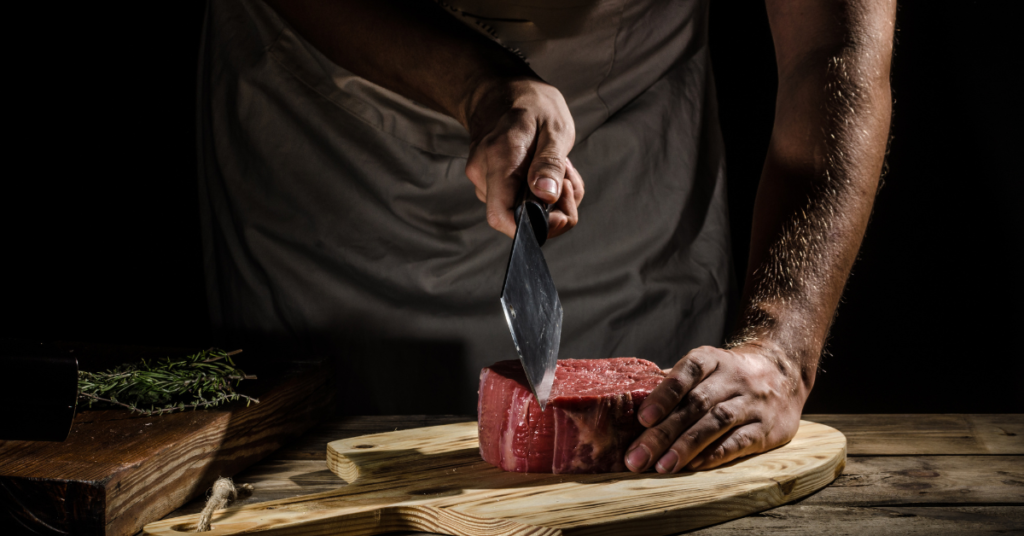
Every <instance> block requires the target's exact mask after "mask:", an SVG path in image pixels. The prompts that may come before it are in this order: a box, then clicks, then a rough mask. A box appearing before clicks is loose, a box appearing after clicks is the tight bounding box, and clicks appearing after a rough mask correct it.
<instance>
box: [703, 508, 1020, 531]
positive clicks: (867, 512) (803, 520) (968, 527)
mask: <svg viewBox="0 0 1024 536" xmlns="http://www.w3.org/2000/svg"><path fill="white" fill-rule="evenodd" d="M1022 529H1024V507H1022V506H941V507H906V506H904V507H881V508H863V507H850V506H806V505H803V504H796V505H787V506H780V507H778V508H774V509H772V510H768V511H766V512H761V513H760V514H754V515H752V516H748V517H745V518H742V519H737V520H735V521H730V522H728V523H723V524H721V525H718V526H717V527H710V528H706V529H702V530H698V531H695V532H689V533H687V534H692V535H699V536H748V535H750V534H787V535H792V536H804V535H806V536H811V535H814V536H818V535H821V534H828V536H861V535H865V534H869V535H872V536H876V535H877V536H907V535H914V536H916V535H920V536H934V535H936V534H949V535H956V536H975V535H997V534H998V535H1006V534H1021V531H1022Z"/></svg>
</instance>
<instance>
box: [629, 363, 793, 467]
mask: <svg viewBox="0 0 1024 536" xmlns="http://www.w3.org/2000/svg"><path fill="white" fill-rule="evenodd" d="M808 392H809V388H806V387H804V386H803V385H802V382H801V374H800V371H799V368H798V367H796V366H794V365H793V364H792V363H790V362H789V361H788V360H787V359H786V357H785V356H784V355H782V354H781V352H780V351H777V350H774V349H770V348H769V347H765V346H760V345H754V344H750V345H745V346H739V347H736V348H733V349H731V350H723V349H719V348H713V347H710V346H704V347H701V348H697V349H695V350H692V351H691V352H690V353H688V354H686V356H684V357H683V358H682V359H680V360H679V362H678V363H676V366H675V367H673V368H672V370H671V371H669V372H668V376H667V378H666V379H665V380H664V381H663V382H662V383H661V384H660V385H659V386H658V387H657V388H655V389H654V391H653V392H652V393H651V394H650V395H649V396H648V397H647V399H646V400H644V402H643V404H641V405H640V409H639V411H638V412H637V414H638V417H639V419H640V423H641V424H643V425H644V426H646V427H647V428H648V429H647V430H646V431H644V433H643V434H642V435H641V436H640V437H639V438H637V440H636V441H634V442H633V445H632V446H630V449H629V451H627V454H626V465H627V466H628V467H629V469H630V470H631V471H634V472H642V471H646V470H647V469H648V468H649V467H651V466H652V465H654V467H655V468H656V470H657V471H658V472H659V473H674V472H677V471H679V470H681V469H683V468H684V467H688V468H689V469H710V468H712V467H716V466H718V465H721V464H723V463H726V462H729V461H731V460H734V459H736V458H739V457H742V456H747V455H750V454H756V453H759V452H764V451H767V450H770V449H773V448H775V447H778V446H780V445H784V444H786V443H787V442H789V440H790V439H792V438H793V436H794V435H796V431H797V428H799V426H800V413H801V410H802V408H803V404H804V400H805V399H806V398H807V393H808Z"/></svg>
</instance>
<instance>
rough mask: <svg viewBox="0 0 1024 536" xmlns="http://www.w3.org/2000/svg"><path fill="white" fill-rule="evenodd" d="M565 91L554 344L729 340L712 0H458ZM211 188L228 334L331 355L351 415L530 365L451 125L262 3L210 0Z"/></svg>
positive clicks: (203, 105)
mask: <svg viewBox="0 0 1024 536" xmlns="http://www.w3.org/2000/svg"><path fill="white" fill-rule="evenodd" d="M441 7H442V8H443V9H445V10H447V11H448V12H449V13H450V14H451V15H452V16H453V17H456V18H458V19H459V20H462V21H464V22H465V23H466V24H469V25H471V26H473V27H475V28H477V29H479V30H480V31H481V32H483V33H485V34H487V35H490V36H491V37H492V38H495V39H497V40H498V41H499V42H500V43H501V44H502V45H503V46H505V47H507V48H509V49H510V50H513V51H515V52H517V53H518V54H520V55H521V56H523V57H524V58H525V59H526V61H528V62H529V64H530V66H531V67H532V68H533V69H534V71H535V72H536V73H537V74H538V75H540V76H541V77H543V78H544V79H545V80H546V81H548V82H549V83H551V84H553V85H554V86H556V87H558V88H559V90H561V91H562V93H563V94H564V95H565V97H566V100H567V102H568V103H569V108H570V110H571V111H572V114H573V119H574V120H575V122H576V130H577V141H576V146H575V148H574V149H573V151H572V152H571V153H570V158H571V159H572V161H573V163H574V164H575V165H576V167H577V168H578V169H579V170H580V173H581V174H582V176H583V178H584V181H585V182H586V191H587V193H586V198H585V199H584V200H583V204H582V205H581V206H580V223H579V225H578V226H577V227H576V228H575V229H573V230H572V231H570V232H569V233H568V234H566V235H563V236H562V237H559V238H557V239H554V240H552V241H550V242H549V243H548V245H546V246H545V247H544V252H545V255H546V257H547V260H548V264H549V266H550V268H551V272H552V275H553V277H554V280H555V284H556V285H557V286H558V289H559V294H560V296H561V299H562V304H563V308H564V311H565V316H564V329H563V333H562V350H561V355H560V357H562V358H598V357H616V356H638V357H642V358H645V359H649V360H652V361H654V362H656V363H658V364H660V365H661V366H663V367H667V366H671V365H672V364H673V363H674V362H675V361H676V360H678V359H679V357H681V356H682V355H683V354H684V353H685V352H686V351H688V350H689V349H691V348H693V347H695V346H699V345H701V344H719V343H720V342H721V339H722V337H723V329H724V325H725V320H726V310H727V306H728V303H729V298H730V295H731V294H732V291H733V278H732V273H731V261H730V258H729V251H730V246H729V228H728V215H727V210H726V192H725V174H724V158H723V152H722V141H721V135H720V133H719V130H718V121H717V116H716V108H715V95H714V84H713V80H712V76H711V66H710V59H709V54H708V50H707V35H706V33H707V12H708V6H707V3H706V2H703V1H694V0H684V1H681V2H662V1H653V0H647V1H640V2H636V1H634V2H627V1H625V0H616V1H582V0H575V1H574V0H536V1H534V2H498V1H452V2H449V3H442V4H441ZM199 128H200V147H199V153H200V176H201V177H200V179H201V180H200V196H201V202H202V205H201V207H202V216H203V235H204V250H205V263H206V273H207V281H208V291H209V292H208V294H209V298H210V310H211V315H212V319H213V322H214V325H215V326H216V327H217V328H218V329H220V330H222V332H223V333H225V334H226V335H228V336H234V337H241V338H243V340H247V341H264V342H259V343H258V344H270V342H269V341H276V342H278V343H284V344H285V347H290V346H288V345H296V346H294V348H298V349H299V350H297V351H299V352H307V351H313V350H310V348H316V351H321V352H326V353H328V354H331V355H332V356H334V357H337V358H338V363H339V365H338V367H339V369H338V372H339V379H340V381H341V383H342V388H341V399H342V404H343V407H344V408H345V410H346V411H351V412H352V413H363V414H366V413H443V412H458V413H472V412H473V411H474V410H475V403H476V382H477V375H478V372H479V370H480V368H481V367H483V366H486V365H489V364H491V363H493V362H495V361H499V360H502V359H514V358H515V357H516V352H515V347H514V346H513V344H512V340H511V337H510V336H509V334H508V328H507V326H506V324H505V321H504V318H503V316H502V312H501V307H500V303H499V301H498V298H499V294H500V291H501V286H502V278H503V276H504V271H505V264H506V262H507V260H508V254H509V248H510V246H511V241H510V240H509V239H508V238H506V237H505V236H504V235H501V234H499V233H497V232H496V231H494V230H492V229H491V228H490V227H488V225H487V222H486V219H485V209H484V205H483V204H482V203H480V202H479V201H478V200H477V199H476V197H475V195H474V189H473V187H472V185H471V184H470V182H469V180H468V179H467V178H466V176H465V171H464V168H465V165H466V156H467V153H468V143H469V138H468V134H467V133H466V131H465V130H464V129H463V128H462V127H461V126H460V125H459V124H458V123H457V122H456V121H455V120H453V119H451V118H449V117H447V116H444V115H442V114H439V113H437V112H433V111H431V110H429V109H427V108H425V107H422V106H419V105H417V104H416V103H414V102H411V101H409V100H408V99H405V98H403V97H401V96H399V95H397V94H395V93H393V92H391V91H389V90H387V89H384V88H381V87H379V86H377V85H375V84H373V83H371V82H368V81H366V80H364V79H362V78H359V77H357V76H355V75H353V74H352V73H349V72H348V71H346V70H345V69H343V68H341V67H339V66H337V65H334V64H333V63H331V62H330V61H329V60H328V59H326V58H325V57H324V56H323V55H321V54H320V53H319V52H318V51H317V50H315V49H314V48H313V47H312V46H310V45H309V43H307V42H306V41H305V40H303V39H302V37H301V36H299V35H298V34H296V33H295V32H294V31H293V30H292V29H291V28H290V27H289V26H288V24H287V23H285V22H284V21H283V20H282V19H280V18H279V17H278V16H277V15H276V14H275V13H274V11H273V10H272V9H270V8H269V7H268V6H266V5H265V4H264V3H263V2H261V1H260V0H211V2H210V7H209V13H208V16H207V25H206V30H205V38H204V46H203V57H202V65H201V73H200V117H199ZM253 344H257V343H253Z"/></svg>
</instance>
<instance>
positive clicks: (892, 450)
mask: <svg viewBox="0 0 1024 536" xmlns="http://www.w3.org/2000/svg"><path fill="white" fill-rule="evenodd" d="M803 418H804V419H805V420H808V421H814V422H819V423H821V424H826V425H828V426H831V427H833V428H836V429H837V430H839V431H840V432H843V433H844V434H846V438H847V441H848V442H849V443H848V447H847V452H848V454H849V455H850V456H908V455H925V456H927V455H1024V415H1022V414H1004V415H968V414H934V415H931V414H926V415H921V414H912V415H905V414H894V415H832V414H812V415H804V416H803Z"/></svg>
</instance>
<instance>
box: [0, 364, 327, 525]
mask: <svg viewBox="0 0 1024 536" xmlns="http://www.w3.org/2000/svg"><path fill="white" fill-rule="evenodd" d="M257 394H258V396H259V398H260V403H259V404H252V405H249V406H246V405H245V404H244V403H240V404H233V405H229V406H224V407H221V408H216V409H211V410H201V411H189V412H183V413H176V414H170V415H164V416H160V417H141V416H132V415H131V414H130V413H129V412H127V411H125V410H102V411H83V412H81V413H80V414H79V415H78V416H76V418H75V421H74V424H73V425H72V431H71V434H70V436H69V437H68V440H67V441H65V442H63V443H39V442H25V441H8V442H0V502H2V503H3V505H4V506H5V507H6V508H5V509H6V510H7V511H9V512H11V515H13V516H14V518H13V519H12V518H9V517H7V516H4V518H3V519H0V529H2V528H3V524H4V523H15V522H17V523H22V524H25V525H27V526H30V527H34V528H36V529H39V530H43V529H44V528H47V527H48V529H49V530H52V531H63V532H64V533H70V534H76V535H77V534H82V535H90V534H102V535H110V536H122V535H129V534H134V533H136V532H137V531H138V530H139V529H141V528H142V525H144V524H145V523H147V522H149V521H152V520H154V519H159V518H160V517H161V516H163V515H165V514H167V513H168V512H171V511H173V510H174V509H175V508H177V507H179V506H181V505H182V504H184V503H185V502H186V501H188V500H189V499H191V498H192V497H194V496H196V495H198V494H201V493H205V491H206V490H207V489H208V488H209V486H210V485H211V484H212V482H213V480H214V479H216V478H217V477H218V476H221V475H232V474H234V473H236V472H238V471H239V470H241V469H243V468H245V467H246V466H248V465H250V464H252V463H253V462H255V461H257V460H260V459H261V458H263V457H264V456H266V455H268V454H270V453H271V452H273V451H275V450H276V449H277V448H278V447H280V446H281V444H282V443H284V442H285V441H286V440H287V439H289V438H291V437H294V436H297V435H298V434H300V433H302V432H303V431H305V430H306V429H308V428H309V427H311V426H312V425H314V424H315V423H316V422H317V421H318V420H319V419H321V418H322V417H324V416H325V415H326V414H327V413H328V412H329V409H330V401H331V396H332V390H331V386H330V382H329V379H328V377H327V375H325V374H324V373H323V370H322V369H321V367H320V366H315V367H306V369H305V371H304V372H299V373H297V374H294V375H292V376H291V377H289V378H287V379H284V380H280V381H276V382H275V381H270V382H265V388H264V389H263V390H262V391H261V392H258V393H257ZM0 532H3V531H2V530H0Z"/></svg>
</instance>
